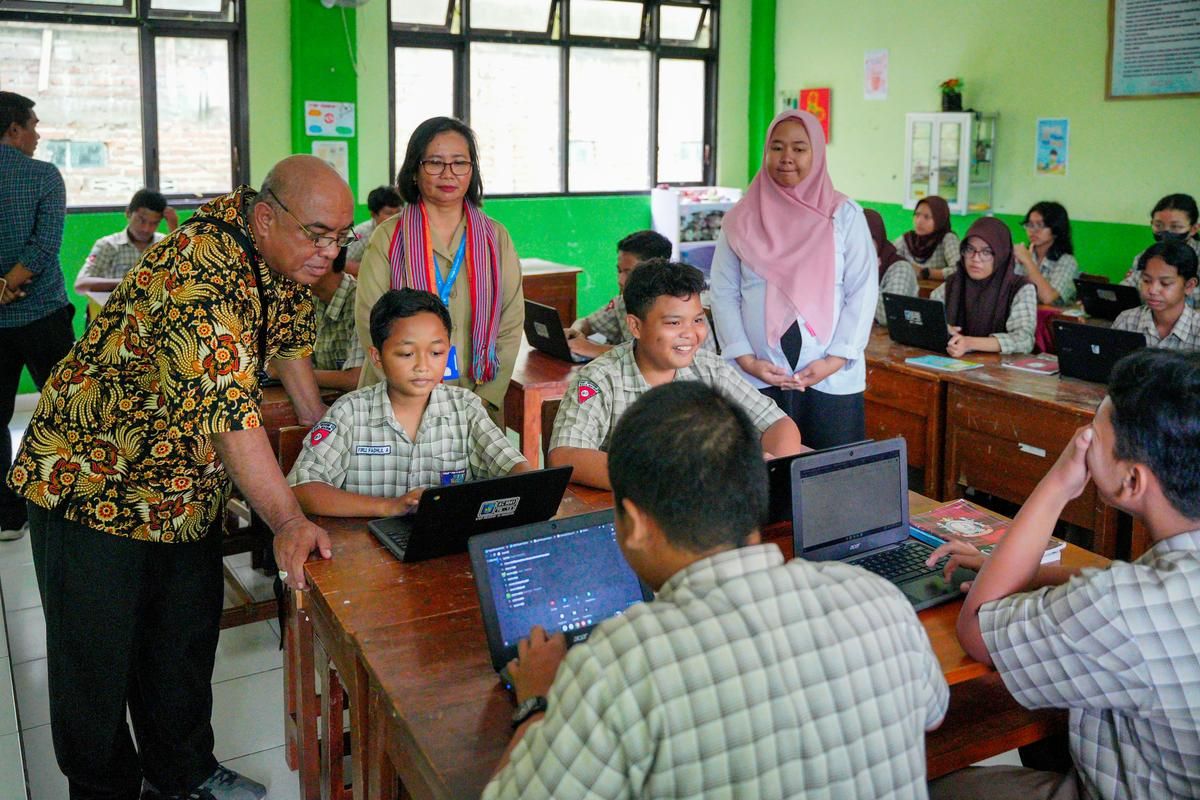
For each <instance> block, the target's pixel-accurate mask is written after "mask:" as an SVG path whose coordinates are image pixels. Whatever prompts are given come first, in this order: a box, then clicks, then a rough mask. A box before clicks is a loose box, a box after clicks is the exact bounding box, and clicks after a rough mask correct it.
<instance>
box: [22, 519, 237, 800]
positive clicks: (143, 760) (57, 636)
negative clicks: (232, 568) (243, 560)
mask: <svg viewBox="0 0 1200 800" xmlns="http://www.w3.org/2000/svg"><path fill="white" fill-rule="evenodd" d="M28 512H29V535H30V539H31V544H32V546H33V563H34V568H35V569H36V571H37V579H38V589H39V590H40V591H41V595H42V606H43V608H44V610H45V613H46V653H47V675H48V679H49V680H48V682H49V690H50V723H51V726H52V732H53V738H54V754H55V757H56V758H57V760H58V766H59V768H60V769H61V770H62V771H63V774H64V775H66V776H67V780H68V782H69V784H70V788H71V798H72V800H77V799H82V798H106V799H107V798H122V799H123V800H124V799H125V798H129V799H130V800H136V798H138V796H139V794H140V789H141V782H142V777H143V776H145V778H146V779H147V780H148V781H150V783H152V784H153V785H154V786H155V788H157V789H158V790H159V791H161V792H163V793H164V794H168V793H176V792H188V791H190V790H192V789H194V788H195V787H196V786H198V785H199V784H200V783H202V782H203V781H204V780H205V779H206V778H207V777H208V776H209V775H211V774H212V772H213V770H214V769H216V766H217V761H216V759H215V758H214V757H213V754H212V750H213V732H212V725H211V723H210V718H211V716H212V685H211V681H212V672H213V662H214V660H215V658H216V649H217V638H218V635H219V634H220V623H221V605H222V598H223V594H224V586H223V577H222V570H221V537H220V536H219V535H217V533H216V531H215V530H213V531H210V532H209V534H208V535H207V536H205V537H204V538H203V539H202V540H200V541H199V542H194V543H188V544H159V543H156V542H143V541H134V540H132V539H125V538H121V537H118V536H112V535H110V534H107V533H102V532H100V531H97V530H94V529H92V528H89V527H87V526H85V525H80V524H79V523H76V522H72V521H70V520H68V519H67V518H66V517H64V516H62V514H60V513H58V512H54V511H47V510H45V509H43V508H41V507H40V506H36V505H34V504H32V503H30V504H29V508H28ZM127 707H128V710H129V716H130V718H131V719H132V720H133V732H134V734H135V735H136V737H137V748H136V750H135V748H134V744H133V740H132V738H131V737H130V733H129V727H128V725H127V724H126V722H125V711H126V708H127Z"/></svg>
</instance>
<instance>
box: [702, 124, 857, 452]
mask: <svg viewBox="0 0 1200 800" xmlns="http://www.w3.org/2000/svg"><path fill="white" fill-rule="evenodd" d="M877 265H878V258H877V256H876V254H875V245H874V243H873V242H872V240H871V233H870V230H869V229H868V228H867V222H866V219H865V217H864V216H863V211H862V208H860V207H859V205H858V204H857V203H855V202H854V201H853V200H850V199H848V198H847V197H846V196H845V195H843V194H841V193H839V192H837V191H835V190H834V188H833V183H832V182H831V181H830V180H829V174H828V172H827V171H826V168H825V137H824V134H823V132H822V130H821V125H820V123H819V122H818V121H817V119H816V117H814V116H813V115H811V114H809V113H807V112H805V111H794V110H790V111H785V112H784V113H782V114H780V115H779V116H778V117H776V118H775V120H774V121H773V122H772V123H771V128H770V131H769V132H768V134H767V142H766V146H765V147H764V150H763V163H762V168H761V169H759V171H758V174H757V175H756V176H754V180H753V181H751V182H750V187H749V188H748V189H747V190H746V195H745V197H743V198H742V200H741V201H740V202H739V203H738V204H737V205H736V206H734V207H733V208H732V209H731V210H730V211H729V213H728V214H726V215H725V220H724V225H723V229H722V232H721V237H720V239H719V240H718V241H717V250H716V253H715V255H714V256H713V263H712V279H711V289H712V311H713V318H714V321H715V322H716V328H717V338H718V340H719V341H720V342H721V354H722V355H723V356H725V358H727V359H730V360H731V361H733V362H734V363H735V364H736V366H737V367H738V368H739V369H740V370H741V372H742V375H743V376H744V377H745V378H746V380H748V381H749V382H750V383H751V384H752V385H754V386H755V387H757V388H758V389H759V390H760V391H762V392H763V394H766V395H767V396H768V397H770V398H771V399H773V400H774V401H775V402H776V403H777V404H778V405H779V407H780V408H782V409H783V410H784V411H785V412H787V414H788V415H789V416H790V417H791V418H792V419H793V420H795V422H796V425H797V426H798V427H799V428H800V433H801V435H802V437H803V439H804V443H805V444H806V445H808V446H810V447H815V448H818V449H820V448H823V447H832V446H835V445H838V444H844V443H847V442H853V441H858V440H859V439H863V438H865V436H866V423H865V419H864V414H863V390H864V389H865V388H866V365H865V363H864V360H863V351H864V350H865V349H866V346H867V341H868V339H869V338H870V335H871V322H872V319H873V313H874V311H875V302H876V299H877V297H878V292H879V281H878V280H877V278H876V274H877V272H878V266H877Z"/></svg>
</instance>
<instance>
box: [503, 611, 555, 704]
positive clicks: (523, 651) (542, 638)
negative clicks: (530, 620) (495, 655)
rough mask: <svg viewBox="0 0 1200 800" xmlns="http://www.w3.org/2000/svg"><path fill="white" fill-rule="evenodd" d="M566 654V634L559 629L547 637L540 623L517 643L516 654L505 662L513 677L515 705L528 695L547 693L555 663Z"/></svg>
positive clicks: (552, 677)
mask: <svg viewBox="0 0 1200 800" xmlns="http://www.w3.org/2000/svg"><path fill="white" fill-rule="evenodd" d="M566 656H567V637H566V636H564V635H563V633H562V631H559V632H558V633H556V634H554V635H553V636H549V637H548V636H546V631H545V630H544V629H543V628H542V626H540V625H534V626H533V630H531V631H530V632H529V638H528V639H522V640H521V642H520V644H518V645H517V657H516V658H514V659H513V660H512V661H510V662H508V674H509V677H510V678H511V679H512V687H513V693H514V694H515V695H516V696H517V705H520V704H521V703H523V702H525V701H526V700H527V699H529V698H530V697H545V696H546V695H548V694H550V685H551V684H552V683H554V675H555V673H557V672H558V665H559V664H561V663H562V660H563V659H564V658H566Z"/></svg>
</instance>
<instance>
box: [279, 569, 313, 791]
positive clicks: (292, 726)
mask: <svg viewBox="0 0 1200 800" xmlns="http://www.w3.org/2000/svg"><path fill="white" fill-rule="evenodd" d="M289 594H290V595H291V598H292V600H291V608H290V610H291V614H290V615H289V616H288V627H287V650H286V667H285V669H284V687H285V690H286V698H287V700H286V703H285V705H286V708H285V712H286V713H287V719H286V720H285V723H284V727H285V728H286V730H287V734H288V737H287V738H288V753H289V756H290V759H289V763H288V766H291V767H292V769H297V770H299V771H300V775H299V777H300V797H301V800H316V798H317V797H319V796H320V793H321V775H320V772H319V769H320V754H319V752H318V746H317V719H318V716H319V714H320V697H318V696H317V686H316V678H315V672H316V665H315V663H314V661H313V644H314V641H313V629H312V618H311V617H310V616H309V614H308V609H307V608H305V607H304V604H303V603H304V600H303V594H302V593H301V592H289ZM293 761H294V763H295V765H294V766H293V765H292V762H293Z"/></svg>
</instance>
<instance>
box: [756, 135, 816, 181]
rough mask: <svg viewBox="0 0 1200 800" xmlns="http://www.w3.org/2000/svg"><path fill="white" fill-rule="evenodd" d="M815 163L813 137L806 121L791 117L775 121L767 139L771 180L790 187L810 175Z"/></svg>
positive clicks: (768, 168)
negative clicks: (769, 138)
mask: <svg viewBox="0 0 1200 800" xmlns="http://www.w3.org/2000/svg"><path fill="white" fill-rule="evenodd" d="M812 164H813V152H812V140H811V139H809V137H808V129H807V128H805V127H804V123H803V122H801V121H800V120H798V119H788V120H784V121H783V122H781V123H779V124H778V125H776V126H775V130H773V131H771V140H770V141H769V142H768V143H767V174H768V175H770V176H771V180H773V181H775V183H777V184H779V185H780V186H782V187H784V188H785V189H790V188H792V187H793V186H796V185H798V184H799V183H800V182H801V181H803V180H804V179H805V178H807V177H808V174H809V173H810V172H812Z"/></svg>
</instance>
